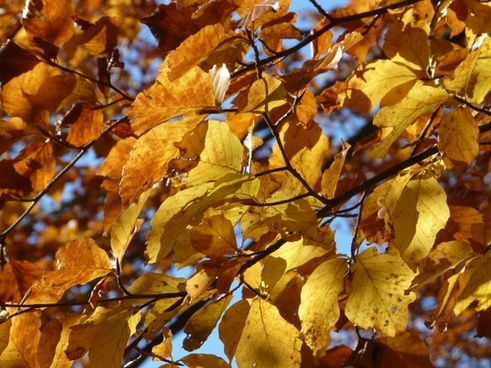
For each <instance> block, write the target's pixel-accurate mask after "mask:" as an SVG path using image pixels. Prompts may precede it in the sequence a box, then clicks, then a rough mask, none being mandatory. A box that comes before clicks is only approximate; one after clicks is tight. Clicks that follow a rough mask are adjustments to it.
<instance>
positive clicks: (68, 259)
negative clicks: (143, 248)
mask: <svg viewBox="0 0 491 368" xmlns="http://www.w3.org/2000/svg"><path fill="white" fill-rule="evenodd" d="M56 259H57V260H58V262H59V264H60V267H59V269H57V270H55V271H48V272H46V274H45V275H44V277H43V278H42V279H41V280H39V281H36V282H35V283H34V284H33V286H32V292H31V294H30V295H29V298H28V299H27V300H28V303H56V302H58V301H59V300H60V299H61V298H62V296H63V294H64V293H65V291H67V290H68V289H69V288H71V287H72V286H75V285H83V284H86V283H88V282H90V281H92V280H94V279H96V278H98V277H102V276H104V275H106V274H107V273H109V272H111V264H110V262H109V257H108V256H107V254H106V252H105V251H104V250H102V249H101V248H99V247H98V246H97V244H96V243H95V242H94V240H92V239H90V238H80V239H77V240H74V241H72V242H70V243H68V244H65V245H64V246H62V247H61V248H60V249H59V250H58V252H56Z"/></svg>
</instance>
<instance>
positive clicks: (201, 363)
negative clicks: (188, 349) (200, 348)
mask: <svg viewBox="0 0 491 368" xmlns="http://www.w3.org/2000/svg"><path fill="white" fill-rule="evenodd" d="M179 360H180V361H181V362H183V363H184V364H185V365H186V367H190V368H230V365H229V364H228V363H227V362H226V361H225V360H223V359H222V358H220V357H217V356H215V355H211V354H189V355H186V356H185V357H184V358H181V359H179Z"/></svg>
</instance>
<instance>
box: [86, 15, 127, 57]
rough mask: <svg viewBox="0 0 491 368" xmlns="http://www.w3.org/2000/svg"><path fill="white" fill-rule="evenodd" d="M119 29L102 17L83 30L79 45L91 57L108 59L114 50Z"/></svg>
mask: <svg viewBox="0 0 491 368" xmlns="http://www.w3.org/2000/svg"><path fill="white" fill-rule="evenodd" d="M118 33H119V28H118V26H116V25H115V24H114V23H113V22H112V21H111V18H109V17H106V16H103V17H101V18H99V19H98V20H97V22H96V23H95V24H91V25H90V26H89V27H87V28H85V29H84V33H83V35H82V39H81V42H80V45H81V46H82V47H83V48H85V49H86V50H87V51H88V52H89V53H90V54H91V55H94V56H97V57H100V58H103V57H105V58H108V57H110V56H111V53H112V51H113V50H114V49H115V48H116V45H117V42H118Z"/></svg>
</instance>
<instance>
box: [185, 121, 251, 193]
mask: <svg viewBox="0 0 491 368" xmlns="http://www.w3.org/2000/svg"><path fill="white" fill-rule="evenodd" d="M205 127H206V129H199V130H198V129H196V130H195V131H194V132H193V133H194V141H193V142H189V143H191V144H192V146H193V147H196V146H198V144H197V142H196V140H197V139H199V142H200V143H199V144H200V145H203V149H202V151H201V152H200V153H198V156H199V163H198V165H197V166H196V167H195V168H193V169H192V170H191V171H189V174H188V178H187V180H186V183H187V184H188V185H197V184H202V183H206V182H208V181H215V180H219V179H220V178H222V177H223V176H224V175H227V174H230V172H232V171H233V172H236V173H237V174H240V173H241V172H242V164H243V157H244V149H243V147H242V144H241V143H240V140H239V139H238V138H237V137H236V136H235V135H233V134H232V132H231V131H230V129H229V127H228V125H226V124H224V123H222V122H218V121H214V120H210V121H208V122H206V125H205V126H203V127H201V126H200V128H205ZM191 144H187V145H185V146H181V145H179V147H180V148H184V149H185V150H186V152H190V149H189V148H191V147H190V146H191ZM188 147H189V148H188Z"/></svg>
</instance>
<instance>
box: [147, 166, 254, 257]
mask: <svg viewBox="0 0 491 368" xmlns="http://www.w3.org/2000/svg"><path fill="white" fill-rule="evenodd" d="M258 184H259V183H258V182H257V180H254V179H253V178H252V177H250V176H248V175H238V174H236V173H235V172H233V171H232V172H230V174H229V175H227V176H224V177H223V178H222V179H221V180H220V182H216V183H213V182H210V183H205V184H201V185H199V186H195V187H192V188H189V189H185V190H182V191H180V192H178V193H177V194H175V195H174V196H172V197H170V198H168V199H167V200H166V201H164V203H162V205H161V206H160V208H159V209H158V210H157V212H156V214H155V216H154V217H153V220H152V222H151V229H150V232H149V234H148V237H147V250H146V255H147V257H148V262H150V263H154V262H157V261H158V260H160V259H162V258H163V257H165V256H167V254H168V253H169V252H170V250H171V249H172V247H173V246H174V244H175V242H176V240H177V238H178V237H179V235H180V234H181V233H182V232H183V231H184V229H185V228H186V227H187V226H188V225H198V224H199V222H200V221H201V216H202V215H203V213H204V212H205V211H206V210H207V209H208V208H209V207H212V206H213V205H215V204H216V203H217V202H218V201H221V200H223V199H226V198H232V197H235V198H251V197H253V196H254V195H255V194H256V193H257V190H258ZM198 198H199V199H200V200H197V199H198Z"/></svg>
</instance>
